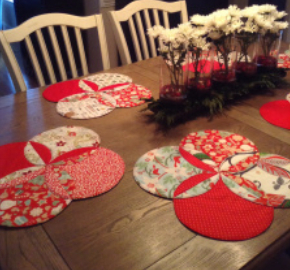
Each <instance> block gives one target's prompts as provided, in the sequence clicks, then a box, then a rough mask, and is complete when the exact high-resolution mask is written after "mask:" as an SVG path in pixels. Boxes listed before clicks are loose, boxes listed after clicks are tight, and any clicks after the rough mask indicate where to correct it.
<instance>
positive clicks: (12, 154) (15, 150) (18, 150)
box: [0, 142, 35, 178]
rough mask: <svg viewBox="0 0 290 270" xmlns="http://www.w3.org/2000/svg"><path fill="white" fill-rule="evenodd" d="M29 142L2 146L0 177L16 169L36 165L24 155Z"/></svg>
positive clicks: (0, 148)
mask: <svg viewBox="0 0 290 270" xmlns="http://www.w3.org/2000/svg"><path fill="white" fill-rule="evenodd" d="M26 144H27V142H18V143H10V144H6V145H2V146H0V178H2V177H4V176H6V175H8V174H10V173H13V172H15V171H18V170H21V169H25V168H29V167H34V166H35V165H34V164H32V163H30V162H29V161H28V160H27V159H26V158H25V156H24V147H25V146H26Z"/></svg>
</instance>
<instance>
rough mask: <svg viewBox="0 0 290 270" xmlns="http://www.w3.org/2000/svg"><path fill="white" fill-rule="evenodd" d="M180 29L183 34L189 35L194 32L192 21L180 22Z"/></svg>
mask: <svg viewBox="0 0 290 270" xmlns="http://www.w3.org/2000/svg"><path fill="white" fill-rule="evenodd" d="M178 31H179V33H180V34H181V35H184V36H186V37H188V36H190V35H191V33H192V32H193V28H192V26H191V24H190V22H187V23H183V24H179V25H178Z"/></svg>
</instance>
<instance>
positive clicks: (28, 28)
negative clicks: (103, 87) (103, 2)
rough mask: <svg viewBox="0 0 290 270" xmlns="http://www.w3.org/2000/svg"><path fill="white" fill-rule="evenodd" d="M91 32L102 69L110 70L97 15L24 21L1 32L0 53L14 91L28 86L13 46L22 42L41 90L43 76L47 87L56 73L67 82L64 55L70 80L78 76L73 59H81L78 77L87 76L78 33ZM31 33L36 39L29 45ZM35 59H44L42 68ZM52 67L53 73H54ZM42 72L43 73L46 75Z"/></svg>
mask: <svg viewBox="0 0 290 270" xmlns="http://www.w3.org/2000/svg"><path fill="white" fill-rule="evenodd" d="M55 26H57V27H60V30H61V31H60V35H62V37H61V36H60V37H59V36H57V35H56V34H58V33H57V32H56V29H55ZM68 27H70V28H74V31H73V32H70V30H72V29H68ZM43 28H47V29H48V35H45V34H46V33H45V32H44V31H42V29H43ZM93 28H94V29H95V30H96V33H98V40H96V42H99V43H100V51H101V57H102V63H103V69H109V68H110V60H109V54H108V48H107V41H106V38H105V30H104V24H103V19H102V15H100V14H96V15H91V16H86V17H80V16H74V15H69V14H62V13H51V14H43V15H39V16H35V17H33V18H31V19H29V20H27V21H26V22H24V23H23V24H21V25H19V26H17V27H16V28H13V29H10V30H5V31H0V49H1V52H2V54H3V59H4V61H5V63H6V66H7V68H8V70H9V73H10V75H11V78H12V80H13V83H14V86H15V89H16V90H17V91H26V90H27V86H26V85H25V81H24V79H23V75H22V72H21V69H20V67H19V64H18V61H17V59H16V57H15V54H14V52H13V50H12V47H11V44H12V43H16V42H21V41H23V40H24V41H25V44H26V47H27V50H28V53H29V56H30V60H31V62H32V65H33V69H34V71H35V75H36V78H37V81H38V84H39V86H44V85H45V79H46V78H45V79H44V77H45V76H44V74H46V73H47V74H48V79H49V80H50V83H55V82H56V77H58V76H56V74H55V72H56V70H58V72H59V73H60V78H61V80H62V81H63V80H67V78H68V76H67V75H68V73H67V71H66V65H65V63H64V60H65V59H66V56H65V54H67V59H68V65H69V69H70V73H71V77H72V78H76V77H77V76H78V75H79V74H78V70H77V66H76V59H80V63H81V70H80V73H82V74H80V75H88V64H87V58H86V54H85V48H84V44H83V38H82V33H81V30H86V29H93ZM34 33H35V35H36V39H35V40H34V39H33V41H32V40H31V38H30V35H31V34H34ZM47 38H48V39H49V40H48V39H47ZM74 38H75V40H76V45H77V50H74V51H73V49H72V44H73V43H72V41H71V39H74ZM60 40H63V43H64V45H63V46H60V45H59V41H60ZM46 42H49V43H46ZM50 43H51V45H52V49H51V50H49V49H50V47H49V46H48V45H50ZM73 45H74V44H73ZM34 46H35V48H34ZM38 47H39V49H40V50H39V54H40V55H39V54H37V53H36V51H35V49H36V48H38ZM63 56H64V57H65V59H64V57H63ZM37 57H40V58H42V59H43V62H44V65H42V64H41V65H40V62H39V60H38V58H37ZM54 59H56V63H53V64H52V60H54ZM96 61H97V59H96ZM54 67H55V68H56V70H54ZM41 69H44V70H45V72H43V70H41ZM46 71H47V72H46Z"/></svg>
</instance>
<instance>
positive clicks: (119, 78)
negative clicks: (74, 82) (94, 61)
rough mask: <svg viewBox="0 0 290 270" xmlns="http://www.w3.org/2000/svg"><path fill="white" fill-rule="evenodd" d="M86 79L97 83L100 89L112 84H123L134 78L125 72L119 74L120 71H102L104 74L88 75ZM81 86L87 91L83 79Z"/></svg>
mask: <svg viewBox="0 0 290 270" xmlns="http://www.w3.org/2000/svg"><path fill="white" fill-rule="evenodd" d="M84 80H85V81H88V82H93V83H95V84H96V85H97V86H98V87H99V90H106V89H102V88H105V87H108V86H112V85H115V86H116V85H119V86H121V85H123V84H126V83H131V82H132V78H130V77H128V76H126V75H123V74H118V73H102V74H97V75H92V76H89V77H86V78H85V79H84ZM79 86H80V88H82V89H84V90H86V91H87V89H85V88H84V84H83V81H82V80H80V82H79Z"/></svg>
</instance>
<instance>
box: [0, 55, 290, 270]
mask: <svg viewBox="0 0 290 270" xmlns="http://www.w3.org/2000/svg"><path fill="white" fill-rule="evenodd" d="M159 61H160V59H159V58H152V59H148V60H144V61H140V62H137V63H134V64H130V65H127V66H122V67H118V68H114V69H111V70H109V71H107V72H114V73H120V74H125V75H128V76H130V77H131V78H132V79H133V82H134V83H136V84H141V85H143V86H145V87H147V88H149V89H150V90H151V91H152V93H153V96H154V97H155V98H158V91H159ZM44 89H45V88H36V89H30V90H28V91H27V92H23V93H17V94H15V95H8V96H4V97H1V98H0V145H4V144H9V143H13V142H21V141H27V140H29V139H30V138H32V137H33V136H35V135H36V134H38V133H40V132H43V131H46V130H49V129H53V128H56V127H60V126H66V125H75V126H83V127H86V128H90V129H92V130H94V131H95V132H96V133H98V134H99V135H100V137H101V146H102V147H105V148H108V149H111V150H113V151H115V152H116V153H118V154H119V155H120V156H121V157H122V158H123V159H124V161H125V164H126V168H125V174H124V176H123V178H122V180H121V181H120V183H119V184H118V185H117V186H116V187H115V188H113V189H112V190H110V191H109V192H107V193H105V194H102V195H100V196H97V197H93V198H89V199H83V200H77V201H73V202H72V203H71V204H70V205H69V207H68V208H67V209H66V210H65V211H63V212H62V213H60V214H59V215H58V216H56V217H55V218H53V219H51V220H49V221H47V222H45V223H43V224H39V225H36V226H32V227H26V228H8V227H1V228H0V269H1V270H8V269H9V270H20V269H21V270H26V269H27V270H28V269H29V270H32V269H38V270H45V269H57V270H62V269H63V270H67V269H72V270H78V269H79V270H89V269H92V270H95V269H110V270H111V269H118V270H120V269H125V270H129V269H148V270H155V269H162V270H165V269H197V270H203V269H206V270H219V269H221V270H235V269H255V270H256V269H259V267H260V266H262V265H265V264H267V263H268V261H269V260H270V259H271V258H273V257H274V256H275V255H276V254H278V253H279V252H281V251H283V250H285V249H286V248H287V247H289V245H290V209H275V211H274V220H273V223H272V224H271V226H270V227H269V228H268V229H267V230H266V231H265V232H264V233H262V234H261V235H259V236H257V237H254V238H252V239H249V240H245V241H218V240H214V239H210V238H207V237H204V236H201V235H199V234H197V233H195V232H194V231H191V230H189V229H188V228H186V227H185V226H184V225H182V224H181V223H180V222H179V220H178V218H177V217H176V215H175V212H174V206H173V203H172V201H171V200H168V199H162V198H159V197H157V196H153V195H151V194H149V193H147V192H145V191H144V190H142V189H141V188H140V187H139V186H138V185H137V183H136V182H135V180H134V178H133V173H132V171H133V167H134V164H135V162H136V161H137V159H138V158H139V157H140V156H142V155H143V154H145V153H146V152H148V151H149V150H152V149H155V148H158V147H162V146H174V145H179V143H180V141H181V139H182V138H183V137H185V136H186V135H187V134H189V133H191V132H194V131H199V130H205V129H218V130H226V131H229V132H233V133H238V134H241V135H243V136H245V137H247V138H249V139H250V140H252V141H253V142H255V144H256V146H257V147H258V149H259V151H260V152H267V153H275V154H278V155H282V156H284V157H287V158H290V131H289V130H287V129H282V128H279V127H277V126H274V125H271V124H270V123H268V122H266V121H265V120H264V119H263V118H262V117H261V116H260V113H259V108H260V107H261V106H262V105H263V104H265V103H266V102H269V101H273V100H278V99H285V96H286V94H287V93H288V92H289V90H287V89H277V90H276V91H274V92H273V93H270V94H269V93H267V94H265V95H259V96H254V97H252V98H251V99H248V100H244V101H243V102H242V103H240V104H238V105H235V106H232V107H231V108H230V109H228V110H226V111H224V112H223V113H222V114H220V115H217V116H215V117H213V119H208V118H206V117H199V118H197V119H195V120H192V121H188V122H186V123H184V124H181V125H178V126H176V127H174V128H172V129H170V130H167V131H166V132H165V131H164V130H161V129H159V126H158V124H157V123H155V122H152V121H148V117H147V116H146V115H147V114H150V112H142V111H141V110H142V109H143V108H145V107H146V104H143V105H141V106H137V107H133V108H117V109H115V110H114V111H113V112H111V113H110V114H108V115H105V116H102V117H99V118H95V119H89V120H72V119H68V118H65V117H62V116H61V115H59V114H58V113H57V112H56V104H55V103H52V102H49V101H47V100H45V99H44V98H43V97H42V92H43V90H44ZM15 158H17V157H15ZM0 160H1V157H0Z"/></svg>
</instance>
